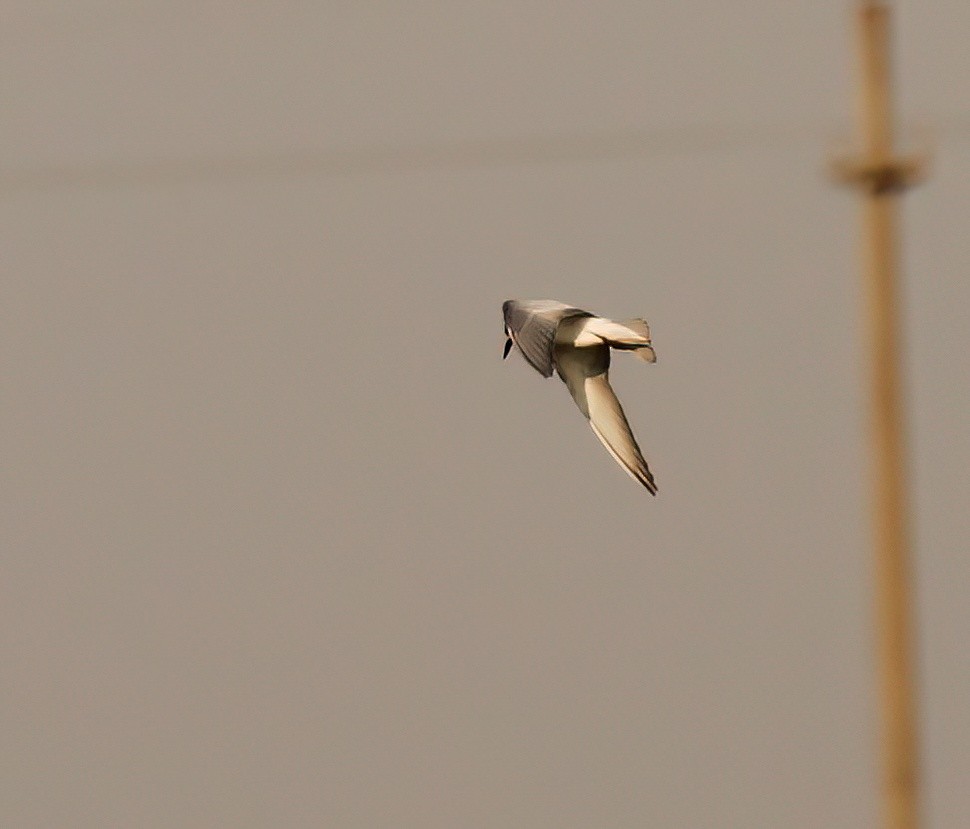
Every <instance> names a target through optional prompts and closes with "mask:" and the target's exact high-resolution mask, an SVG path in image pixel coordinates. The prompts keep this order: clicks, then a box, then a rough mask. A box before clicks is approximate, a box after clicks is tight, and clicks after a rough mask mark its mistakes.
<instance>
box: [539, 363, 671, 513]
mask: <svg viewBox="0 0 970 829" xmlns="http://www.w3.org/2000/svg"><path fill="white" fill-rule="evenodd" d="M609 355H610V350H609V347H608V346H606V345H604V346H603V347H602V349H598V348H597V349H593V348H559V349H557V350H556V368H557V370H558V371H559V374H560V376H561V377H562V379H563V381H564V382H565V383H566V386H567V387H568V388H569V392H570V394H572V396H573V399H574V400H575V401H576V405H577V406H579V410H580V411H581V412H582V413H583V414H584V415H585V416H586V418H587V419H588V420H589V425H590V426H592V427H593V432H595V433H596V437H598V438H599V439H600V442H601V443H602V444H603V445H604V446H605V447H606V450H607V451H608V452H609V453H610V454H611V455H612V456H613V460H615V461H616V462H617V463H618V464H619V465H620V466H622V467H623V469H625V470H626V471H627V472H628V473H629V475H630V477H632V478H633V479H634V480H635V481H638V482H639V483H641V484H643V486H645V487H646V488H647V490H648V491H649V492H650V494H651V495H656V494H657V484H656V483H655V482H654V479H653V475H652V474H651V472H650V469H649V467H648V466H647V462H646V461H645V460H644V459H643V454H642V453H641V452H640V447H639V446H638V445H637V442H636V439H635V438H634V437H633V432H632V431H631V430H630V424H629V423H628V422H627V419H626V415H624V414H623V407H622V406H620V401H619V400H617V398H616V395H615V394H614V393H613V388H612V387H611V386H610V381H609V372H608V369H609V365H610V361H609Z"/></svg>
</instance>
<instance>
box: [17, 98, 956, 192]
mask: <svg viewBox="0 0 970 829" xmlns="http://www.w3.org/2000/svg"><path fill="white" fill-rule="evenodd" d="M927 122H930V123H934V122H935V124H936V127H935V128H934V129H930V130H927V129H925V128H921V129H919V130H914V135H916V136H921V139H920V141H919V143H921V144H926V143H929V144H931V145H933V144H936V143H937V142H938V141H940V140H942V138H943V137H946V138H947V139H949V140H952V139H957V140H966V139H968V138H970V115H956V116H951V117H950V118H947V119H932V120H931V119H926V118H924V119H922V121H921V123H927ZM849 134H850V130H849V129H848V128H846V127H845V126H844V125H843V124H841V123H839V122H835V121H830V122H819V121H797V122H796V121H791V122H787V123H786V122H778V123H775V124H769V125H765V124H759V125H751V126H725V125H716V124H695V125H687V126H681V127H674V128H669V129H656V130H635V129H631V130H612V131H605V130H604V131H602V132H596V133H574V134H560V135H545V136H542V135H537V136H527V137H510V138H495V139H481V140H464V141H458V140H456V141H451V142H437V143H432V142H429V143H426V144H412V145H371V146H361V147H346V148H342V149H329V150H328V149H319V150H295V151H283V152H269V153H263V154H252V155H241V156H228V155H217V154H213V155H211V156H205V155H200V156H195V157H182V158H169V159H164V158H160V159H134V160H131V161H126V160H108V161H102V162H80V163H69V164H49V165H37V166H33V167H23V168H21V169H15V168H8V169H0V196H2V195H4V194H12V193H17V192H28V191H45V190H62V189H95V188H105V187H131V186H160V185H167V184H179V183H189V182H196V181H198V182H205V181H225V180H237V179H246V178H255V177H261V176H301V177H315V178H328V177H336V176H363V175H379V174H391V173H406V172H411V171H421V170H443V171H449V170H450V171H456V172H459V171H462V170H474V169H480V168H489V167H512V166H534V165H540V164H566V163H576V162H585V161H601V160H622V159H637V158H658V157H665V156H666V157H692V156H702V155H717V154H726V153H732V152H740V151H744V150H749V149H791V148H795V147H799V146H800V147H810V148H814V147H818V146H820V145H822V146H824V145H826V144H828V145H829V146H834V145H835V143H836V142H835V140H834V137H835V136H848V135H849ZM846 142H847V139H843V140H842V142H841V143H843V144H844V143H846ZM921 149H926V148H923V147H921ZM929 149H930V150H932V147H930V148H929Z"/></svg>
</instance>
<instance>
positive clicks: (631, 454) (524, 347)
mask: <svg viewBox="0 0 970 829" xmlns="http://www.w3.org/2000/svg"><path fill="white" fill-rule="evenodd" d="M502 313H503V315H504V317H505V332H506V335H507V336H508V342H507V343H506V347H505V356H508V352H509V349H510V348H511V346H512V344H515V345H516V346H517V347H518V348H519V350H520V351H521V352H522V356H523V357H525V359H526V361H527V362H528V363H529V364H530V365H531V366H532V367H533V368H535V369H536V371H538V372H539V373H540V374H542V375H543V376H544V377H551V376H552V373H553V370H555V372H556V373H557V374H558V375H559V376H560V378H562V381H563V382H564V383H565V384H566V387H567V388H568V389H569V393H570V394H571V395H572V397H573V400H575V401H576V405H577V406H578V407H579V410H580V411H581V412H582V413H583V415H584V416H585V417H586V419H587V420H589V423H590V426H591V427H592V428H593V431H594V432H595V433H596V436H597V437H598V438H599V439H600V441H601V442H602V443H603V445H604V446H605V447H606V449H607V450H608V451H609V453H610V454H611V455H612V456H613V458H614V460H616V462H617V463H619V464H620V466H621V467H623V469H624V470H626V472H627V473H628V474H629V475H630V476H631V477H632V478H633V479H634V480H636V481H638V482H639V483H640V484H642V485H643V486H644V487H646V488H647V490H648V491H649V492H650V494H651V495H656V494H657V485H656V483H655V482H654V479H653V475H652V474H651V473H650V469H649V468H648V467H647V462H646V461H645V460H644V458H643V454H642V453H641V451H640V447H639V446H638V445H637V442H636V439H635V438H634V437H633V433H632V431H631V430H630V424H629V423H628V422H627V419H626V416H625V415H624V414H623V408H622V407H621V406H620V401H619V400H617V398H616V395H615V394H614V393H613V389H612V388H611V387H610V383H609V368H610V348H615V349H618V350H622V351H630V352H632V353H633V354H635V355H636V356H637V357H639V358H640V359H642V360H644V361H645V362H648V363H653V362H656V359H657V357H656V354H655V353H654V350H653V345H652V343H651V340H650V329H649V328H648V327H647V324H646V322H644V321H643V320H642V319H633V320H626V321H624V322H615V321H613V320H610V319H606V318H605V317H597V316H594V315H593V314H591V313H589V312H588V311H583V310H582V309H580V308H574V307H573V306H571V305H565V304H564V303H561V302H556V301H555V300H547V299H542V300H524V301H523V300H508V301H507V302H505V303H504V304H503V306H502Z"/></svg>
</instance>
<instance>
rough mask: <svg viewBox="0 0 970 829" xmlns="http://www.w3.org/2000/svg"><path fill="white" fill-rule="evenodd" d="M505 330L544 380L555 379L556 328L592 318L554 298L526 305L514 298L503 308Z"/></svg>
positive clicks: (529, 302)
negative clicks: (568, 321) (569, 320)
mask: <svg viewBox="0 0 970 829" xmlns="http://www.w3.org/2000/svg"><path fill="white" fill-rule="evenodd" d="M502 314H503V316H504V317H505V327H506V328H507V329H508V332H509V335H510V336H511V337H512V340H513V341H514V342H515V344H516V345H517V346H518V347H519V351H521V352H522V356H523V357H525V359H526V360H527V361H528V362H529V364H530V365H531V366H532V367H533V368H534V369H535V370H536V371H538V372H539V373H540V374H541V375H542V376H543V377H552V369H553V359H552V349H553V345H554V344H555V341H556V329H557V328H558V327H559V323H561V322H562V321H563V320H564V319H567V318H568V317H589V316H592V314H590V313H589V312H588V311H583V310H582V309H580V308H573V307H572V306H570V305H565V304H563V303H562V302H556V301H555V300H551V299H542V300H532V301H528V302H522V301H518V300H514V299H510V300H508V301H507V302H506V303H504V304H503V305H502Z"/></svg>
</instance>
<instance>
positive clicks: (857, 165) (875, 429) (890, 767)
mask: <svg viewBox="0 0 970 829" xmlns="http://www.w3.org/2000/svg"><path fill="white" fill-rule="evenodd" d="M858 22H859V49H860V53H861V96H860V102H859V103H860V107H859V116H860V128H861V132H862V140H863V154H862V156H861V157H860V158H857V159H849V160H844V161H842V162H840V163H839V164H838V165H837V167H836V171H837V173H838V175H839V177H840V178H841V179H842V180H843V181H845V182H847V183H851V184H853V185H855V186H856V187H858V188H859V190H860V191H861V193H862V198H863V235H864V239H863V245H862V259H863V263H864V279H865V286H866V297H865V300H866V336H867V345H868V363H869V364H868V371H869V372H870V378H869V383H870V387H869V397H870V404H869V405H870V412H869V421H870V431H871V441H872V444H871V452H872V469H871V476H872V477H871V481H872V511H873V536H874V537H873V541H874V547H875V562H874V563H875V575H876V585H875V587H876V589H875V604H876V637H877V663H878V674H879V696H880V731H881V762H880V767H881V787H882V796H883V825H884V826H885V827H887V829H916V827H917V826H918V825H919V819H918V806H919V804H918V774H917V739H916V702H915V692H914V670H913V668H914V659H913V644H912V638H913V636H912V623H911V605H912V599H911V585H910V562H909V533H908V526H907V524H908V522H907V515H906V507H907V499H906V475H905V447H904V435H903V411H902V408H903V407H902V401H901V396H902V395H901V381H900V376H899V374H900V372H899V366H900V363H901V362H902V356H903V354H904V349H903V346H902V342H901V338H900V331H899V319H898V316H899V314H898V297H897V288H896V257H897V253H896V201H897V198H898V195H899V194H900V193H901V192H902V190H904V189H905V188H906V187H907V186H908V185H910V184H912V183H913V182H914V181H915V180H916V178H917V177H918V175H919V173H920V169H921V164H920V162H919V160H918V159H914V158H900V157H897V156H895V155H894V153H893V134H892V128H893V123H892V100H891V86H890V82H891V73H890V65H889V60H890V59H889V34H890V11H889V8H888V7H887V6H886V5H885V4H884V3H880V2H869V1H867V2H862V3H861V5H860V8H859V21H858Z"/></svg>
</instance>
